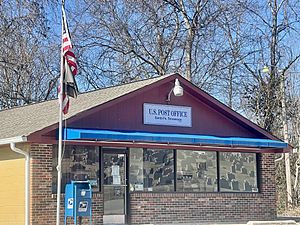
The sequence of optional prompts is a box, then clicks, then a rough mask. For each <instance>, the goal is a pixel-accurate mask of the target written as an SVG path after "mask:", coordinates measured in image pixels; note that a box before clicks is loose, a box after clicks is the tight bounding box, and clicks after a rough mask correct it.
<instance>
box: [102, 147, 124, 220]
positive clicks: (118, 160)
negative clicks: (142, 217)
mask: <svg viewBox="0 0 300 225" xmlns="http://www.w3.org/2000/svg"><path fill="white" fill-rule="evenodd" d="M102 168H103V176H102V177H103V194H104V216H103V223H104V224H125V223H126V215H127V208H126V205H127V202H126V200H127V179H126V174H127V173H126V153H124V152H123V153H120V152H114V151H113V150H109V151H104V152H103V167H102Z"/></svg>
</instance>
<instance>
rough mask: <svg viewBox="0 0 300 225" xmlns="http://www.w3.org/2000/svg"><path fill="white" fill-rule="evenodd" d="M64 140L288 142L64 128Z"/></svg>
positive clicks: (267, 145) (266, 145)
mask: <svg viewBox="0 0 300 225" xmlns="http://www.w3.org/2000/svg"><path fill="white" fill-rule="evenodd" d="M63 133H64V134H66V137H64V140H78V139H79V140H80V139H95V140H110V141H144V142H156V143H177V144H178V143H180V144H202V145H224V146H244V147H258V148H287V147H288V144H287V143H285V142H282V141H278V140H271V139H258V138H243V137H216V136H209V135H197V134H175V133H151V132H134V131H110V130H89V129H74V128H67V129H65V132H63Z"/></svg>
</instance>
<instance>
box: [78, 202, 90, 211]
mask: <svg viewBox="0 0 300 225" xmlns="http://www.w3.org/2000/svg"><path fill="white" fill-rule="evenodd" d="M88 205H89V203H88V202H87V201H82V202H79V207H78V212H86V211H87V209H88Z"/></svg>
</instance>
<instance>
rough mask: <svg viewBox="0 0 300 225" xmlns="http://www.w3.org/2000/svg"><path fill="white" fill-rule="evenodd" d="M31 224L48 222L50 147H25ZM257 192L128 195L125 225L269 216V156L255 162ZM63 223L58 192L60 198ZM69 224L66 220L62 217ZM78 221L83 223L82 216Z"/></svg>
mask: <svg viewBox="0 0 300 225" xmlns="http://www.w3.org/2000/svg"><path fill="white" fill-rule="evenodd" d="M30 155H31V224H32V225H45V224H47V225H52V224H53V225H54V224H55V220H56V195H53V194H52V146H51V145H32V147H31V152H30ZM259 173H260V175H261V176H260V177H261V179H260V193H131V194H130V205H131V206H130V210H131V216H130V220H131V224H147V223H152V224H155V223H172V222H173V223H174V222H190V223H191V222H205V221H211V222H218V221H219V222H234V221H248V220H272V219H274V218H275V216H276V193H275V165H274V155H273V154H263V155H262V156H261V157H260V160H259ZM61 201H62V204H61V223H63V221H64V207H63V205H64V195H62V197H61ZM92 210H93V224H102V215H103V194H102V193H94V194H93V206H92ZM68 224H72V220H71V219H69V220H68ZM83 224H88V221H87V220H84V223H83Z"/></svg>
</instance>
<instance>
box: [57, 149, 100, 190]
mask: <svg viewBox="0 0 300 225" xmlns="http://www.w3.org/2000/svg"><path fill="white" fill-rule="evenodd" d="M57 147H58V146H57V145H54V146H53V161H52V162H53V165H52V166H53V175H52V192H53V193H55V192H56V190H57V170H56V166H57ZM71 180H89V181H90V182H91V185H92V187H93V190H94V191H99V147H95V146H83V145H66V146H65V150H64V155H63V160H62V192H64V191H65V185H66V184H67V183H70V182H71Z"/></svg>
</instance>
